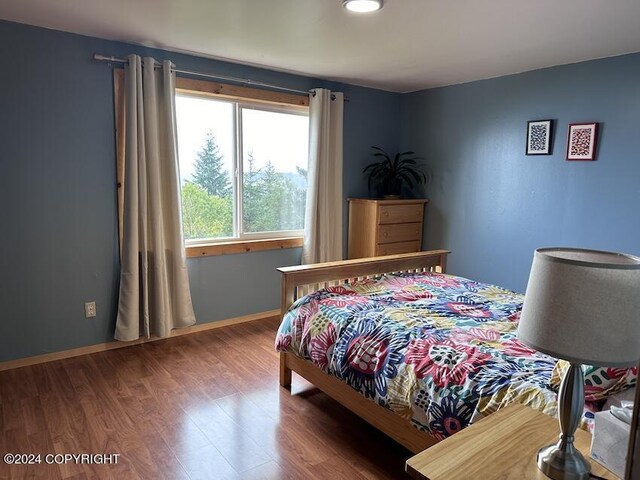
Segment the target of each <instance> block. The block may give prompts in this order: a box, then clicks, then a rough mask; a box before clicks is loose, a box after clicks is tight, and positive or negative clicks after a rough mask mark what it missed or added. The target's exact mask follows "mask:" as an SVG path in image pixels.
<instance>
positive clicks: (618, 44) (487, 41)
mask: <svg viewBox="0 0 640 480" xmlns="http://www.w3.org/2000/svg"><path fill="white" fill-rule="evenodd" d="M0 18H2V19H6V20H11V21H15V22H20V23H27V24H31V25H38V26H43V27H47V28H52V29H56V30H63V31H68V32H75V33H80V34H83V35H90V36H94V37H100V38H106V39H113V40H120V41H125V42H131V43H137V44H143V45H150V46H155V47H159V48H164V49H168V50H173V51H181V52H189V53H194V54H196V55H201V56H208V57H214V58H219V59H225V60H230V61H233V62H238V63H245V64H250V65H258V66H264V67H268V68H271V69H275V70H281V71H287V72H293V73H300V74H304V75H309V76H314V77H321V78H328V79H331V80H339V81H343V82H346V83H352V84H356V85H364V86H370V87H375V88H381V89H384V90H390V91H396V92H408V91H414V90H420V89H423V88H429V87H435V86H441V85H450V84H455V83H462V82H468V81H472V80H478V79H483V78H490V77H496V76H500V75H506V74H510V73H517V72H522V71H527V70H534V69H537V68H542V67H548V66H552V65H560V64H565V63H573V62H579V61H582V60H588V59H593V58H601V57H608V56H613V55H619V54H623V53H630V52H637V51H640V0H386V1H385V6H384V8H383V9H382V10H380V11H378V12H375V13H372V14H365V15H358V14H354V13H351V12H348V11H346V10H345V9H343V8H342V1H341V0H2V1H0ZM100 53H105V54H109V53H110V52H100Z"/></svg>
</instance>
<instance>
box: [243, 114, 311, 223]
mask: <svg viewBox="0 0 640 480" xmlns="http://www.w3.org/2000/svg"><path fill="white" fill-rule="evenodd" d="M308 143H309V117H308V116H306V115H298V114H294V113H281V112H270V111H264V110H255V109H250V108H243V109H242V155H243V178H242V187H243V204H242V208H243V210H242V222H243V230H244V232H246V233H258V232H275V231H282V230H302V229H303V228H304V205H305V198H306V191H307V158H308Z"/></svg>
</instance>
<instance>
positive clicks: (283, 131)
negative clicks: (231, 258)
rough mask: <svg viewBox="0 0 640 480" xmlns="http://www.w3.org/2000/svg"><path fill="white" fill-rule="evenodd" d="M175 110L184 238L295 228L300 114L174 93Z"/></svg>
mask: <svg viewBox="0 0 640 480" xmlns="http://www.w3.org/2000/svg"><path fill="white" fill-rule="evenodd" d="M176 110H177V128H178V150H179V152H178V153H179V159H180V177H181V182H182V221H183V227H184V235H185V239H186V240H187V241H198V240H208V239H225V238H247V237H249V238H250V237H269V236H283V235H289V234H296V233H299V232H300V231H301V230H302V229H303V227H304V207H305V197H306V189H307V155H308V125H309V119H308V115H307V114H306V112H300V111H299V109H281V108H278V109H272V108H270V107H263V106H258V105H251V104H244V103H242V104H238V103H237V102H232V101H222V100H213V99H211V98H208V97H203V96H195V95H182V94H180V95H177V96H176ZM238 138H240V139H241V141H238ZM237 159H242V163H240V164H238V160H237ZM236 171H237V172H238V175H237V176H236V175H232V172H236ZM238 200H241V205H239V203H240V202H239V201H238ZM240 212H241V213H240ZM240 216H242V218H241V219H240Z"/></svg>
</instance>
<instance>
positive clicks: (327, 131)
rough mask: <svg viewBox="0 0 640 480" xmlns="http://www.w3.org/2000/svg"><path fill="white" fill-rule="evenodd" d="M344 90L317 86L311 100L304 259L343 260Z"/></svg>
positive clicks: (311, 260) (307, 261)
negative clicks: (338, 90) (333, 90)
mask: <svg viewBox="0 0 640 480" xmlns="http://www.w3.org/2000/svg"><path fill="white" fill-rule="evenodd" d="M343 101H344V98H343V94H342V93H339V92H331V91H329V90H325V89H322V88H317V89H315V94H314V95H312V96H311V98H310V100H309V174H308V178H309V180H308V182H309V183H308V187H307V204H306V212H305V220H304V246H303V248H302V263H318V262H330V261H333V260H342V208H343V198H342V116H343Z"/></svg>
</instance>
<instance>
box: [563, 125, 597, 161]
mask: <svg viewBox="0 0 640 480" xmlns="http://www.w3.org/2000/svg"><path fill="white" fill-rule="evenodd" d="M597 137H598V124H597V123H571V124H569V134H568V137H567V160H595V158H596V139H597Z"/></svg>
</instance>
